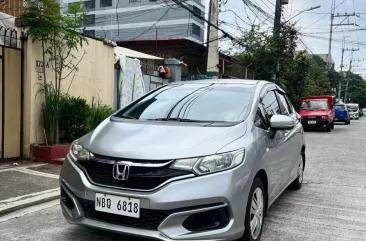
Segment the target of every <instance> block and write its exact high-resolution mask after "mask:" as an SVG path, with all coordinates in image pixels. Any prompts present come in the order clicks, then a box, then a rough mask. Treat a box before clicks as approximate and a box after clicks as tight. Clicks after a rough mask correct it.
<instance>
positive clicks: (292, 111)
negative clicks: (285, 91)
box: [285, 96, 295, 114]
mask: <svg viewBox="0 0 366 241" xmlns="http://www.w3.org/2000/svg"><path fill="white" fill-rule="evenodd" d="M285 97H286V100H287V104H288V106H289V107H290V114H293V113H294V111H295V108H294V106H293V105H292V103H291V101H290V99H289V98H288V97H287V96H285Z"/></svg>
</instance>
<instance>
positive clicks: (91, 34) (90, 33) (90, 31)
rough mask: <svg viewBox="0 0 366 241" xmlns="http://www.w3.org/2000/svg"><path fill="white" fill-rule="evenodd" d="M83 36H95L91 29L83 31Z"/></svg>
mask: <svg viewBox="0 0 366 241" xmlns="http://www.w3.org/2000/svg"><path fill="white" fill-rule="evenodd" d="M84 34H85V35H88V36H93V37H94V36H95V30H94V29H93V30H85V31H84Z"/></svg>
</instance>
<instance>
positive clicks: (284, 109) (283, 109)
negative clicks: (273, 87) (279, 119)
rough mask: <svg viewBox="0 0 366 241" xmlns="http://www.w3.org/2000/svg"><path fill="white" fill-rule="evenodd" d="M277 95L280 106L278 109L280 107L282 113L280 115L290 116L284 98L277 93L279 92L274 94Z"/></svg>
mask: <svg viewBox="0 0 366 241" xmlns="http://www.w3.org/2000/svg"><path fill="white" fill-rule="evenodd" d="M276 94H277V97H278V102H279V104H280V107H281V112H282V115H291V112H292V111H291V110H290V107H289V105H288V103H287V100H286V97H285V96H284V95H283V94H281V93H279V92H276Z"/></svg>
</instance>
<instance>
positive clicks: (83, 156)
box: [70, 140, 91, 161]
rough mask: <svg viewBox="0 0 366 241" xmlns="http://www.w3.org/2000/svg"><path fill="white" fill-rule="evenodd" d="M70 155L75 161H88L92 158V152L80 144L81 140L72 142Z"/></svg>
mask: <svg viewBox="0 0 366 241" xmlns="http://www.w3.org/2000/svg"><path fill="white" fill-rule="evenodd" d="M70 155H71V157H72V158H73V159H74V161H87V160H89V159H90V156H91V153H90V152H89V151H87V150H85V149H84V148H83V147H82V146H81V145H80V144H79V140H76V141H74V142H73V143H72V144H71V147H70Z"/></svg>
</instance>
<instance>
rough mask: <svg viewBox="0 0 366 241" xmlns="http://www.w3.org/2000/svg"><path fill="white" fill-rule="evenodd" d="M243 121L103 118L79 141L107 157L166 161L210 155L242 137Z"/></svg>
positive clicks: (243, 132) (95, 152)
mask: <svg viewBox="0 0 366 241" xmlns="http://www.w3.org/2000/svg"><path fill="white" fill-rule="evenodd" d="M245 132H246V124H245V123H240V124H238V125H234V126H225V127H223V126H215V127H214V126H202V125H194V124H188V123H179V122H178V123H174V122H165V123H159V122H155V123H154V122H151V123H150V122H149V123H148V122H141V123H140V122H130V121H128V122H114V121H110V120H109V119H108V120H105V121H104V122H103V123H102V124H100V125H99V126H98V127H97V128H96V129H95V130H94V132H92V133H89V134H87V135H86V136H84V137H82V138H81V139H80V140H79V142H80V144H81V145H82V146H83V147H84V148H85V149H87V150H89V151H90V152H92V153H94V154H99V155H103V156H108V157H116V158H126V159H143V160H169V159H178V158H187V157H197V156H205V155H212V154H215V153H216V152H217V151H219V150H220V149H221V148H222V147H224V146H225V145H227V144H228V143H230V142H232V141H234V140H236V139H238V138H239V137H241V136H243V135H244V134H245Z"/></svg>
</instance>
